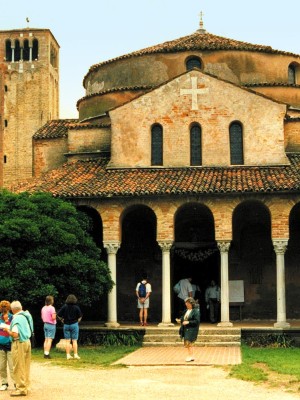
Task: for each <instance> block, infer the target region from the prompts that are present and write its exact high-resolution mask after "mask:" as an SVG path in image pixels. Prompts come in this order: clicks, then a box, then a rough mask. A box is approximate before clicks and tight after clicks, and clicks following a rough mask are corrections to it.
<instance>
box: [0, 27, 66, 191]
mask: <svg viewBox="0 0 300 400" xmlns="http://www.w3.org/2000/svg"><path fill="white" fill-rule="evenodd" d="M58 118H59V45H58V43H57V41H56V39H55V37H54V36H53V35H52V33H51V31H50V30H48V29H31V28H24V29H15V30H7V31H0V187H9V186H10V185H11V184H13V183H17V182H18V181H22V180H25V179H28V178H30V177H32V174H33V152H32V136H33V135H34V133H35V132H36V131H37V130H38V129H39V128H40V127H41V126H42V125H44V124H45V123H46V122H47V121H49V120H51V119H58Z"/></svg>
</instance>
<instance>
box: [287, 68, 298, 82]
mask: <svg viewBox="0 0 300 400" xmlns="http://www.w3.org/2000/svg"><path fill="white" fill-rule="evenodd" d="M288 81H289V84H290V85H295V84H296V67H295V65H293V64H291V65H289V68H288Z"/></svg>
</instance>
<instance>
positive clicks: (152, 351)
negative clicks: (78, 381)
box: [115, 346, 241, 366]
mask: <svg viewBox="0 0 300 400" xmlns="http://www.w3.org/2000/svg"><path fill="white" fill-rule="evenodd" d="M194 349H195V351H194V354H195V361H193V362H186V361H185V359H186V357H187V350H186V349H185V348H184V347H183V346H182V347H142V348H140V349H138V350H136V351H134V352H133V353H131V354H128V355H127V356H125V357H123V358H122V359H120V360H118V361H117V362H116V363H115V364H124V365H127V366H142V365H143V366H150V365H152V366H153V365H194V366H195V365H229V364H231V365H232V364H240V363H241V349H240V347H195V348H194Z"/></svg>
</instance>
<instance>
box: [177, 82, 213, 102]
mask: <svg viewBox="0 0 300 400" xmlns="http://www.w3.org/2000/svg"><path fill="white" fill-rule="evenodd" d="M197 79H198V78H197V77H196V76H192V77H191V81H192V88H191V89H180V95H184V94H190V95H192V110H198V94H203V93H207V92H208V89H207V88H206V89H204V88H202V89H198V88H197V86H198V83H197Z"/></svg>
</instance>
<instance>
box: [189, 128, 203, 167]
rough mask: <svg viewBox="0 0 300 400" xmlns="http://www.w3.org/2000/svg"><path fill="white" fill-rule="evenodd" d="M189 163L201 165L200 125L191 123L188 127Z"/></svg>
mask: <svg viewBox="0 0 300 400" xmlns="http://www.w3.org/2000/svg"><path fill="white" fill-rule="evenodd" d="M190 154H191V165H202V147H201V127H200V125H199V124H192V126H191V129H190Z"/></svg>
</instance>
